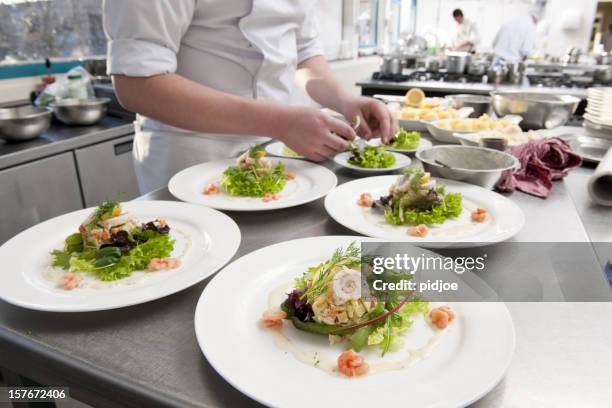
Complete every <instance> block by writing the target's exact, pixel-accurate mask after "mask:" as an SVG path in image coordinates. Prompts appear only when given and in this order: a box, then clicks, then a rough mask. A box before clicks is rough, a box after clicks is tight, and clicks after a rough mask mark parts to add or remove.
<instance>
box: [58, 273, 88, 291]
mask: <svg viewBox="0 0 612 408" xmlns="http://www.w3.org/2000/svg"><path fill="white" fill-rule="evenodd" d="M82 284H83V278H81V277H80V276H79V275H76V274H74V273H67V274H65V275H64V276H62V278H61V279H60V281H59V285H60V286H61V287H62V289H64V290H73V289H76V288H79V287H81V285H82Z"/></svg>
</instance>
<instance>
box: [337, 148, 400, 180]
mask: <svg viewBox="0 0 612 408" xmlns="http://www.w3.org/2000/svg"><path fill="white" fill-rule="evenodd" d="M334 162H336V163H337V164H339V165H340V166H342V167H345V168H347V169H350V170H352V171H354V172H356V173H362V174H384V173H390V172H393V171H397V170H400V169H403V168H405V167H408V166H409V165H410V163H411V162H412V161H411V160H410V158H409V157H407V156H405V155H403V154H399V153H395V152H391V151H387V150H386V149H383V148H381V147H378V146H370V145H368V144H363V145H358V144H356V143H351V144H350V146H349V148H348V149H347V151H346V152H343V153H339V154H337V155H336V156H335V157H334Z"/></svg>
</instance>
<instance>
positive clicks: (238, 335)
mask: <svg viewBox="0 0 612 408" xmlns="http://www.w3.org/2000/svg"><path fill="white" fill-rule="evenodd" d="M362 242H378V241H376V240H372V239H369V238H364V237H351V236H325V237H312V238H305V239H298V240H295V241H288V242H283V243H279V244H276V245H272V246H269V247H265V248H262V249H259V250H257V251H255V252H253V253H250V254H248V255H245V256H243V257H242V258H240V259H238V260H236V261H234V262H233V263H232V264H230V265H228V266H227V267H226V268H224V269H223V270H222V271H220V272H219V274H217V275H216V276H215V278H214V279H213V280H212V281H211V282H210V283H209V284H208V286H207V287H206V289H205V290H204V292H203V293H202V296H201V297H200V300H199V302H198V305H197V308H196V312H195V318H194V319H195V323H194V324H195V331H196V336H197V339H198V343H199V345H200V348H201V350H202V352H203V354H204V356H205V358H206V359H207V360H208V362H209V363H210V364H211V365H212V367H213V368H214V369H215V370H216V371H217V372H218V373H219V374H220V375H221V376H222V377H223V378H224V379H225V380H226V381H228V382H229V383H230V384H232V385H233V386H234V387H235V388H237V389H238V390H240V391H241V392H243V393H244V394H246V395H247V396H249V397H250V398H253V399H254V400H256V401H258V402H260V403H262V404H264V405H267V406H292V407H312V406H317V405H320V404H321V398H322V396H324V400H325V405H326V406H378V405H380V406H385V405H394V404H396V403H397V401H402V400H404V401H410V402H411V404H412V405H414V406H419V407H438V406H444V407H447V406H466V405H469V404H470V403H472V402H474V401H476V400H477V399H479V398H481V397H482V396H483V395H485V394H486V393H487V392H489V391H490V390H491V389H492V388H493V387H494V386H495V385H496V384H497V383H498V382H499V381H500V380H501V378H502V377H503V375H504V373H505V371H506V370H507V368H508V366H509V364H510V362H511V359H512V354H513V351H514V342H515V340H514V337H515V335H514V326H513V323H512V319H511V317H510V314H509V312H508V310H507V308H506V306H505V305H504V304H503V303H501V302H490V303H479V302H459V303H457V302H451V301H443V300H440V301H437V300H436V301H435V302H434V301H427V300H424V299H417V298H415V297H409V296H408V295H407V296H406V297H400V298H397V299H396V298H393V297H389V298H385V299H387V300H383V299H381V298H372V297H368V296H362V292H360V291H359V287H360V286H359V285H358V284H357V283H358V282H360V279H361V274H363V273H367V272H366V271H367V268H366V267H365V266H364V265H363V264H362V258H361V256H360V244H361V243H362ZM408 246H410V245H408ZM410 247H412V248H414V249H418V250H419V251H427V250H422V249H420V248H416V247H414V246H410ZM427 252H428V253H429V252H430V251H427ZM432 254H433V253H432ZM434 255H435V254H434ZM364 262H365V261H364ZM253 271H257V273H253ZM453 275H454V274H453ZM220 304H223V305H226V306H225V308H224V310H223V312H222V313H219V309H218V305H220ZM230 322H231V323H230ZM228 323H229V324H228ZM482 355H495V356H496V358H495V359H483V358H482ZM457 378H463V379H465V380H464V381H460V382H458V381H456V379H457ZM304 384H307V386H308V388H309V389H313V390H316V391H317V392H306V393H305V392H304ZM440 390H444V392H439V391H440Z"/></svg>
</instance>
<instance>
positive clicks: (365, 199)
mask: <svg viewBox="0 0 612 408" xmlns="http://www.w3.org/2000/svg"><path fill="white" fill-rule="evenodd" d="M357 205H358V206H360V207H366V208H372V207H373V206H374V198H372V194H369V193H363V194H361V195H360V196H359V201H357Z"/></svg>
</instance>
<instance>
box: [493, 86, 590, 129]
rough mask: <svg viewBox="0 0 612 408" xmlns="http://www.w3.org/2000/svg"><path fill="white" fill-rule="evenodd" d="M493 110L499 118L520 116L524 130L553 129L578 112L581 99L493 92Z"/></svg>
mask: <svg viewBox="0 0 612 408" xmlns="http://www.w3.org/2000/svg"><path fill="white" fill-rule="evenodd" d="M491 96H492V97H493V110H494V111H495V114H496V115H497V116H499V117H503V116H506V115H520V116H521V117H522V118H523V121H522V122H521V127H522V128H524V129H552V128H555V127H558V126H562V125H564V124H565V123H567V121H568V120H569V119H570V117H571V116H572V115H573V114H574V112H576V109H577V108H578V104H579V103H580V99H578V98H575V97H573V96H569V95H552V94H545V93H537V92H523V91H499V92H492V93H491Z"/></svg>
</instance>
